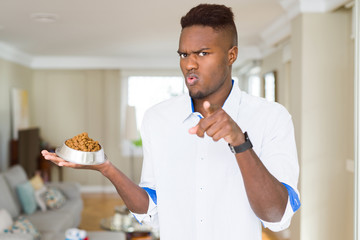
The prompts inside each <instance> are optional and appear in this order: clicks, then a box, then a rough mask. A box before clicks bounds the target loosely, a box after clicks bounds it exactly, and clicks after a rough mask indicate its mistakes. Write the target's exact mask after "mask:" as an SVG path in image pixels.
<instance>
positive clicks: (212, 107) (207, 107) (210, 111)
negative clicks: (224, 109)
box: [203, 101, 220, 115]
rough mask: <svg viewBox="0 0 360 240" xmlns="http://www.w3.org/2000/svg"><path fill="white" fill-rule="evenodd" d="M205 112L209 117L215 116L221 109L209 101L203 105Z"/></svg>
mask: <svg viewBox="0 0 360 240" xmlns="http://www.w3.org/2000/svg"><path fill="white" fill-rule="evenodd" d="M203 106H204V109H205V111H206V112H207V113H208V115H211V114H213V113H214V112H216V111H217V110H218V109H219V108H220V107H219V105H217V104H211V103H210V102H209V101H205V102H204V103H203Z"/></svg>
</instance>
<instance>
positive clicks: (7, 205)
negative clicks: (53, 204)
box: [0, 165, 83, 240]
mask: <svg viewBox="0 0 360 240" xmlns="http://www.w3.org/2000/svg"><path fill="white" fill-rule="evenodd" d="M28 180H29V179H28V178H27V176H26V173H25V171H24V169H23V168H22V167H21V166H20V165H16V166H13V167H11V168H10V169H8V170H7V171H5V172H2V173H0V192H1V196H0V209H5V210H7V212H8V213H9V214H10V215H11V217H12V218H13V220H15V219H17V218H18V217H19V216H24V217H25V218H26V219H28V220H29V221H30V222H31V224H32V225H33V226H34V227H35V229H37V230H38V232H40V234H41V240H50V239H51V240H53V239H56V238H57V237H56V236H58V235H61V239H64V232H65V231H66V230H67V229H69V228H76V227H77V226H78V225H79V224H80V220H81V212H82V209H83V202H82V199H81V194H80V188H79V186H78V184H76V183H65V182H64V183H48V184H46V187H53V188H56V189H58V190H60V191H61V192H62V193H63V195H64V196H65V199H66V201H65V203H64V204H63V205H62V206H61V207H60V208H58V209H49V210H46V211H41V210H40V209H37V210H36V211H35V212H33V213H32V214H25V213H24V212H23V210H22V206H21V202H20V200H19V196H18V193H17V191H16V186H18V185H19V184H21V183H25V182H27V181H28ZM0 239H1V240H3V239H33V238H32V236H31V235H29V234H23V233H21V234H20V233H3V232H2V233H0Z"/></svg>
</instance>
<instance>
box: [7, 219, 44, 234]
mask: <svg viewBox="0 0 360 240" xmlns="http://www.w3.org/2000/svg"><path fill="white" fill-rule="evenodd" d="M4 232H5V233H28V234H31V235H32V236H33V237H34V239H35V240H40V233H39V231H38V230H37V229H36V228H35V227H34V225H33V224H32V223H31V222H30V221H29V219H27V218H25V217H23V216H21V217H19V218H18V219H17V220H16V221H15V222H14V224H13V225H12V226H11V227H9V228H7V229H5V230H4Z"/></svg>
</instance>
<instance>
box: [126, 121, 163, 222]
mask: <svg viewBox="0 0 360 240" xmlns="http://www.w3.org/2000/svg"><path fill="white" fill-rule="evenodd" d="M149 119H151V118H149V117H148V116H147V114H145V116H144V120H143V123H142V126H141V129H140V133H141V138H142V142H143V156H144V157H143V165H142V172H141V180H140V184H139V186H140V187H142V188H143V189H144V190H145V191H146V192H147V194H148V197H149V206H148V210H147V212H146V213H145V214H137V213H132V214H133V216H134V217H135V218H136V220H137V221H138V222H139V223H145V224H149V225H151V226H152V227H153V228H158V227H159V221H158V208H157V194H156V181H155V175H154V170H153V169H154V166H153V159H152V155H151V151H150V149H151V138H150V136H149V134H148V125H149Z"/></svg>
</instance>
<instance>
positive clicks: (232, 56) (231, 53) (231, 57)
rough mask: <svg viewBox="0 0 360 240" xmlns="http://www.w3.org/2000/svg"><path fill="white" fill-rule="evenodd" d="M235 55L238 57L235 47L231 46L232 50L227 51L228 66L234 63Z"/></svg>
mask: <svg viewBox="0 0 360 240" xmlns="http://www.w3.org/2000/svg"><path fill="white" fill-rule="evenodd" d="M237 55H238V47H237V46H233V47H232V48H230V49H229V51H228V57H229V65H232V64H233V63H234V62H235V61H236V59H237Z"/></svg>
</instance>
